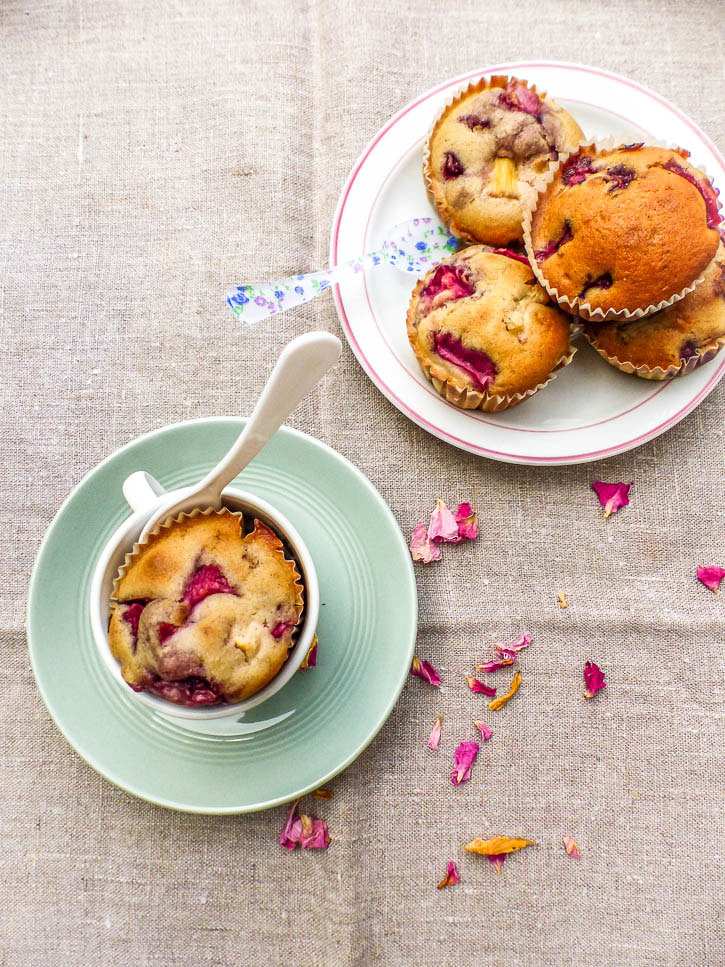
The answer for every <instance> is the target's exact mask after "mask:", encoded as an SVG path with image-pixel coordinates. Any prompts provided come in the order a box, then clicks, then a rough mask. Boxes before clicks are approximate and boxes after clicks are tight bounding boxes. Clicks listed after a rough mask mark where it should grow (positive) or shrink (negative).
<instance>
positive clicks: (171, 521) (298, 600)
mask: <svg viewBox="0 0 725 967" xmlns="http://www.w3.org/2000/svg"><path fill="white" fill-rule="evenodd" d="M212 514H216V515H218V516H220V515H221V514H231V515H232V516H233V517H239V518H240V519H242V520H243V519H244V514H243V513H242V512H241V511H237V510H229V509H228V508H227V507H222V508H221V509H219V510H215V509H214V508H213V507H208V508H207V509H206V510H200V509H199V508H198V507H197V508H195V509H194V510H192V511H190V512H189V513H186V512H184V513H181V514H179V515H178V517H171V518H167V519H166V520H165V521H163V523H159V524H157V525H156V527H154V528H153V530H151V531H149V533H148V534H147V535H146V536H145V537H144V539H143V540H142V541H137V542H136V543H135V544H134V545H133V547H132V548H131V550H130V551H129V552H128V554H126V557H125V559H124V562H123V564H122V565H121V566H120V568H119V569H118V574H117V575H116V577H115V578H114V580H113V591H112V592H111V601H110V608H111V610H113V608H115V606H116V605H117V604H120V603H122V602H119V601H118V599H117V597H116V595H117V594H118V585H119V582H120V581H121V579H122V578H123V577H124V575H125V574H126V572H127V571H128V569H129V567H130V566H131V565H132V564H133V562H134V561H135V559H136V558H137V557H138V554H139V553H140V551H141V550H142V549H143V548H144V547H145V546H146V545H147V544H148V542H149V540H150V538H152V537H158V535H159V534H161V533H162V532H163V531H167V530H169V528H171V527H173V526H174V525H175V524H180V523H182V521H184V520H189V519H191V518H194V517H210V516H211V515H212ZM270 530H271V531H272V532H273V533H274V535H275V537H277V538H278V539H279V540H282V538H281V537H280V535H279V534H278V533H277V532H276V531H275V530H274V528H272V527H270ZM283 543H284V542H283ZM280 554H282V556H283V557H284V560H285V561H286V562H287V563H288V564H291V565H292V566H293V567H294V576H295V592H296V595H295V609H296V611H297V624H296V625H295V627H294V629H293V632H292V635H294V634H295V633H296V631H297V628H298V627H299V624H300V619H301V617H302V611H303V610H304V596H303V591H304V585H303V584H302V575H301V574H300V572H299V570H298V568H297V562H296V561H294V560H289V558H287V557H285V554H284V550H282V551H280Z"/></svg>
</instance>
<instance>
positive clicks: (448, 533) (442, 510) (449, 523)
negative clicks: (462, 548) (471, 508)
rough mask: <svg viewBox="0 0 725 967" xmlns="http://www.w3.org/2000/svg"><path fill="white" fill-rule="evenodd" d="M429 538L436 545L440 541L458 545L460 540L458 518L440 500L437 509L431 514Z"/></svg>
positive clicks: (437, 501) (437, 502)
mask: <svg viewBox="0 0 725 967" xmlns="http://www.w3.org/2000/svg"><path fill="white" fill-rule="evenodd" d="M428 537H430V539H431V540H432V541H435V542H436V543H439V542H440V541H455V542H456V543H458V541H459V540H460V537H459V534H458V524H457V522H456V518H455V517H454V516H453V514H452V513H451V512H450V510H449V508H448V507H447V506H446V505H445V504H444V503H443V501H442V500H441V499H440V498H439V499H437V500H436V509H435V510H434V511H433V513H432V514H431V518H430V527H429V528H428Z"/></svg>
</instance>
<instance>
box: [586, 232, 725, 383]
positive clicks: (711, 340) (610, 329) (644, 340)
mask: <svg viewBox="0 0 725 967" xmlns="http://www.w3.org/2000/svg"><path fill="white" fill-rule="evenodd" d="M583 329H584V335H585V336H586V338H587V339H588V340H589V342H590V343H591V344H592V346H594V348H595V349H596V350H597V352H598V353H599V354H600V355H601V356H602V357H603V358H604V359H606V361H607V362H608V363H610V364H611V365H612V366H616V367H617V368H618V369H621V370H623V371H624V372H625V373H635V374H636V375H637V376H642V377H644V378H645V379H668V378H670V377H672V376H680V375H682V374H684V373H688V372H690V371H691V370H693V369H695V368H696V367H698V366H701V365H702V364H703V363H706V362H708V361H709V360H711V359H712V358H713V357H714V356H716V355H717V353H718V352H719V351H720V349H722V347H723V345H724V344H725V246H724V245H723V244H722V243H720V247H719V248H718V251H717V255H716V256H715V258H714V259H713V260H712V262H711V263H710V264H709V265H708V267H707V268H706V269H705V275H704V277H703V280H702V282H701V283H700V285H698V286H697V287H696V288H695V290H694V291H693V292H690V293H689V295H686V296H685V298H684V299H681V300H680V301H679V302H676V303H675V304H674V305H672V306H669V307H668V308H667V309H663V310H662V311H661V312H657V313H655V314H654V315H651V316H646V317H645V318H644V319H638V320H636V321H635V322H628V323H621V322H616V321H615V322H606V323H601V324H597V323H593V322H585V323H584V324H583Z"/></svg>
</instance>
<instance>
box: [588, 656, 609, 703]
mask: <svg viewBox="0 0 725 967" xmlns="http://www.w3.org/2000/svg"><path fill="white" fill-rule="evenodd" d="M584 683H585V685H586V690H585V692H584V697H585V698H594V696H595V695H596V694H597V692H598V691H600V690H601V689H602V688H606V687H607V683H606V682H605V681H604V672H603V671H602V669H601V668H600V667H599V665H595V664H594V662H593V661H588V662H587V663H586V664H585V665H584Z"/></svg>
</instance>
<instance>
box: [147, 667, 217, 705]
mask: <svg viewBox="0 0 725 967" xmlns="http://www.w3.org/2000/svg"><path fill="white" fill-rule="evenodd" d="M147 690H148V691H149V692H153V693H154V694H155V695H158V696H159V698H165V699H166V701H167V702H174V703H175V704H176V705H186V706H189V707H192V708H193V707H195V706H197V705H216V704H217V702H218V701H219V699H220V694H219V690H218V688H217V687H216V686H215V685H212V683H211V682H210V681H208V680H207V679H206V678H200V677H199V676H197V675H190V676H189V677H188V678H182V679H181V680H180V681H176V682H170V681H165V680H164V679H162V678H157V679H155V680H154V681H153V682H152V683H151V684H150V685H148V686H147Z"/></svg>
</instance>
